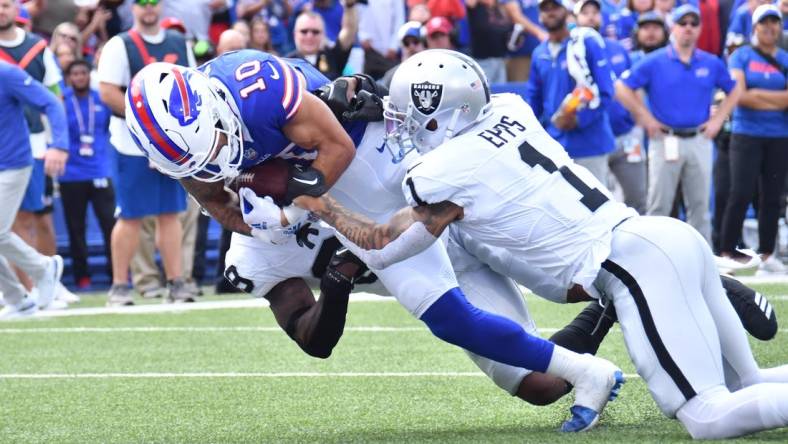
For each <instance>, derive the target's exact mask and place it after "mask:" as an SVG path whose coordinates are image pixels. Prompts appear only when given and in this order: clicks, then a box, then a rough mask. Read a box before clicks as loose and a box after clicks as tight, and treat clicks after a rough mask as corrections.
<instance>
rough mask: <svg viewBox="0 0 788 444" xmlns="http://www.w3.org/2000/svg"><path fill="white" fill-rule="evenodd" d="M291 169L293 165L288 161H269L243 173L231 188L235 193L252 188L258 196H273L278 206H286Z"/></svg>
mask: <svg viewBox="0 0 788 444" xmlns="http://www.w3.org/2000/svg"><path fill="white" fill-rule="evenodd" d="M290 169H291V165H290V164H289V163H288V162H287V161H286V160H283V159H279V158H273V159H269V160H266V161H265V162H263V163H261V164H259V165H255V166H253V167H251V168H248V169H246V170H244V171H242V172H241V174H239V175H238V177H236V178H235V180H233V181H232V182H231V183H230V188H231V189H232V190H233V191H235V192H238V190H239V189H241V188H250V189H251V190H252V191H254V192H255V193H256V194H257V195H258V196H271V198H272V199H274V202H276V203H277V204H278V205H282V204H286V203H287V202H286V196H287V183H288V181H289V180H290V175H291V173H290Z"/></svg>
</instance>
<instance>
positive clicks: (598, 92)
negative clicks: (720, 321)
mask: <svg viewBox="0 0 788 444" xmlns="http://www.w3.org/2000/svg"><path fill="white" fill-rule="evenodd" d="M785 14H788V0H777V2H772V1H770V0H690V1H685V0H622V1H620V2H615V1H613V0H578V1H571V0H28V1H21V2H19V1H14V0H0V59H2V60H4V61H6V62H9V63H12V64H15V65H18V66H19V67H20V68H23V69H25V70H26V71H27V72H28V73H29V74H30V75H31V76H32V77H33V78H35V79H36V80H37V81H39V82H41V83H42V84H43V85H44V86H46V87H47V88H49V89H50V90H51V91H52V92H53V93H54V94H56V95H58V96H59V97H61V99H62V103H63V106H64V109H65V111H66V116H67V122H68V127H69V146H68V147H60V148H64V149H68V151H69V158H68V161H67V164H66V166H65V173H64V174H63V175H62V176H60V177H57V178H56V180H54V181H53V180H52V178H51V177H49V176H47V175H46V174H44V171H43V161H42V160H41V159H42V158H43V153H44V151H46V149H47V142H48V139H49V143H50V145H51V139H52V137H51V136H50V137H49V138H48V137H47V132H48V130H47V125H46V124H45V122H46V120H45V119H44V120H43V121H42V118H41V114H40V113H37V112H32V111H31V112H29V113H27V114H28V115H27V122H28V127H29V130H30V133H31V138H30V140H31V149H32V151H33V157H34V158H36V159H38V160H36V161H35V164H34V167H33V174H32V176H31V182H30V185H29V186H28V190H27V194H26V197H25V200H24V201H23V203H22V206H21V208H20V209H19V211H18V213H17V214H16V216H15V221H14V224H13V230H14V232H15V233H17V234H18V235H19V236H20V237H21V238H22V239H24V240H25V241H26V242H28V243H29V244H30V245H32V246H34V247H35V248H36V249H37V250H38V251H40V252H41V253H43V254H46V255H52V254H54V252H55V250H56V245H55V235H54V224H53V221H52V199H53V196H55V197H59V198H61V199H62V204H63V209H64V215H65V222H66V224H65V225H66V227H67V230H68V235H69V241H70V247H69V252H70V256H71V258H72V268H71V269H72V272H73V274H74V282H75V284H76V286H77V287H78V288H81V289H89V288H91V275H90V269H89V267H88V257H89V248H88V243H87V241H86V236H85V232H86V214H87V211H88V208H89V207H92V208H93V211H94V214H95V218H96V220H97V221H98V222H99V225H100V228H101V232H102V235H103V236H104V246H105V254H106V257H107V261H106V262H107V264H108V270H107V272H108V273H111V275H112V276H113V287H112V290H111V291H110V303H111V304H113V305H127V304H131V303H133V296H132V289H134V290H136V291H137V292H138V293H139V294H140V295H142V296H143V297H157V296H165V297H167V298H169V299H171V300H183V301H190V300H194V298H195V297H196V296H197V295H198V294H199V291H200V289H199V284H200V283H201V279H202V277H203V276H205V275H206V271H205V269H204V257H205V253H204V249H205V243H206V233H207V227H208V219H207V216H203V215H201V214H200V212H199V208H197V206H196V205H195V204H194V203H193V202H191V201H190V200H187V199H186V195H185V193H184V192H183V190H182V189H181V188H180V187H179V186H178V185H177V184H176V185H170V184H164V183H162V185H161V188H155V192H154V191H148V190H147V189H146V188H145V186H142V185H141V184H149V183H153V182H156V181H159V180H164V178H163V176H162V178H161V179H160V178H159V177H158V176H156V175H158V173H157V172H156V171H154V170H152V169H150V168H148V166H147V163H146V161H145V159H144V158H142V157H140V153H139V151H138V150H136V148H135V146H134V144H133V142H132V141H131V138H130V136H129V134H128V131H127V130H126V129H125V126H124V124H123V119H122V117H121V116H122V115H123V109H124V102H123V100H124V99H123V97H124V92H125V90H126V87H127V86H128V84H129V82H130V79H131V76H133V74H134V73H135V72H136V71H138V70H139V69H141V67H142V66H144V65H145V64H147V63H150V62H153V61H162V60H163V61H170V62H174V63H178V64H184V65H192V66H196V65H199V64H201V63H203V62H205V61H207V60H210V59H211V58H213V57H216V56H218V55H221V54H222V53H224V52H227V51H232V50H237V49H242V48H252V49H258V50H261V51H266V52H269V53H273V54H276V55H280V56H285V57H299V58H303V59H305V60H307V61H309V62H310V63H311V64H313V65H314V66H315V67H317V68H318V69H319V70H320V71H321V72H323V73H324V74H325V75H326V76H327V77H329V78H331V79H333V78H336V77H339V76H341V75H346V74H352V73H358V72H363V73H366V74H369V75H371V76H372V77H373V78H375V79H376V80H378V82H379V83H381V84H383V85H386V86H388V85H389V84H390V82H391V78H392V75H393V73H394V72H395V71H396V69H397V66H398V64H399V63H400V62H401V61H403V60H405V59H407V58H408V57H410V56H411V55H413V54H415V53H417V52H419V51H423V50H425V49H428V48H429V49H432V48H446V49H456V50H459V51H462V52H465V53H467V54H469V55H471V56H472V57H474V58H475V59H476V60H477V61H478V62H479V64H480V65H481V66H482V68H483V69H484V71H485V73H486V74H487V77H488V79H489V81H490V83H491V85H492V87H493V90H494V91H499V92H515V93H518V94H521V95H523V97H524V98H525V99H526V100H527V101H528V102H529V104H530V105H531V106H532V108H533V110H534V112H535V114H536V117H537V118H538V119H539V120H540V121H541V122H542V124H543V126H544V127H545V128H546V129H547V130H548V131H549V132H550V133H551V135H553V137H555V138H556V139H557V140H558V141H559V142H561V144H562V145H563V146H564V147H565V148H566V150H567V152H568V153H569V154H570V156H572V157H573V158H574V159H575V160H576V161H577V162H578V163H579V164H581V165H583V166H585V167H586V168H588V169H589V171H591V172H592V173H593V174H594V175H596V176H597V177H599V178H600V179H601V180H602V181H603V182H606V183H609V184H610V185H611V188H613V189H614V190H616V193H618V194H619V196H620V198H621V199H622V200H624V201H625V202H626V203H627V204H628V205H630V206H632V207H633V208H635V209H636V210H638V211H639V212H640V213H642V214H654V215H666V216H675V217H683V218H686V220H687V221H688V222H689V223H690V224H692V225H693V226H694V227H695V228H696V229H697V230H698V231H699V232H700V233H701V234H702V235H704V236H705V237H706V238H707V239H708V241H709V243H710V244H711V245H712V246H713V247H714V250H715V252H716V253H718V254H719V255H721V256H723V257H726V258H728V259H729V260H731V261H735V262H743V261H748V260H750V259H749V258H748V256H746V255H742V254H741V253H740V252H739V251H738V249H740V248H744V247H752V248H757V250H758V252H759V253H760V254H761V255H762V256H761V258H762V260H763V261H762V264H761V265H760V268H759V273H762V274H785V273H786V268H785V266H784V265H783V263H782V262H781V261H780V255H781V254H783V255H784V254H786V252H785V251H782V252H781V251H780V250H779V244H780V242H779V236H778V232H779V226H780V225H781V224H783V222H781V221H780V219H781V218H784V217H785V202H786V170H787V169H788V89H786V78H787V77H788V53H786V47H788V22H787V21H785V20H783V16H784V15H785ZM0 131H2V129H0ZM712 189H713V190H715V192H713V193H712V191H711V190H712ZM154 195H155V196H154ZM710 208H713V211H712V210H710ZM753 208H754V214H755V216H756V218H757V221H758V223H757V232H758V235H757V236H754V237H750V238H748V242H747V243H749V245H746V243H745V242H744V240H745V239H744V238H743V227H744V226H745V225H746V224H745V218H746V216H747V215H748V212H750V211H753ZM224 238H225V239H224V241H225V242H228V240H229V236H227V235H226V233H225V236H224ZM756 243H757V245H755V244H756ZM157 250H158V251H159V253H160V257H161V265H162V266H161V269H160V267H159V265H157V263H156V261H155V259H154V258H155V257H156V251H157ZM220 267H222V266H221V265H220ZM129 270H130V271H129ZM19 274H20V277H21V279H22V282H23V284H25V285H26V286H28V287H29V286H31V285H32V283H31V282H30V280H29V279H27V280H25V277H24V273H22V272H20V273H19ZM221 275H222V273H221V272H220V273H219V276H221ZM129 281H131V282H132V283H133V287H131V286H129V285H128V284H127V283H128V282H129ZM225 284H226V281H220V282H218V283H217V290H229V288H227V286H225Z"/></svg>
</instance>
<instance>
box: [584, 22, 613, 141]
mask: <svg viewBox="0 0 788 444" xmlns="http://www.w3.org/2000/svg"><path fill="white" fill-rule="evenodd" d="M585 44H586V62H587V63H588V66H589V67H590V68H591V75H592V76H593V77H594V82H595V83H596V85H597V88H599V96H600V97H599V100H600V103H599V106H598V107H596V108H594V109H591V108H590V107H585V108H583V109H582V110H580V111H579V112H578V113H577V126H578V127H579V128H585V127H587V126H589V125H590V124H592V123H593V122H595V121H597V120H598V119H600V118H602V116H603V115H604V114H605V113H606V112H607V109H608V107H609V106H610V101H611V100H613V94H614V93H613V71H612V70H611V69H610V63H609V62H608V60H607V56H606V55H605V48H604V47H603V46H602V45H601V44H600V39H597V38H595V37H586V39H585Z"/></svg>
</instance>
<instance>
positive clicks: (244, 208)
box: [238, 188, 308, 245]
mask: <svg viewBox="0 0 788 444" xmlns="http://www.w3.org/2000/svg"><path fill="white" fill-rule="evenodd" d="M238 196H239V197H240V199H241V214H242V215H243V219H244V222H245V223H246V224H247V225H249V227H250V228H251V229H252V236H253V237H255V238H256V239H259V240H261V241H263V242H267V243H271V244H274V245H283V244H285V243H287V242H288V241H289V240H290V238H292V237H293V236H295V234H296V232H298V229H299V228H300V227H301V223H302V222H303V221H304V219H305V218H306V216H307V215H308V212H307V211H305V210H301V209H300V208H298V207H294V206H292V205H291V206H290V207H288V208H287V209H286V210H282V209H281V208H279V207H278V206H277V205H276V204H275V203H274V201H273V199H271V198H270V197H268V196H266V197H259V196H258V195H257V194H255V192H254V191H252V190H251V189H250V188H241V189H240V190H238ZM283 211H284V213H285V216H286V219H287V220H288V222H290V224H289V225H285V226H283V225H282V212H283Z"/></svg>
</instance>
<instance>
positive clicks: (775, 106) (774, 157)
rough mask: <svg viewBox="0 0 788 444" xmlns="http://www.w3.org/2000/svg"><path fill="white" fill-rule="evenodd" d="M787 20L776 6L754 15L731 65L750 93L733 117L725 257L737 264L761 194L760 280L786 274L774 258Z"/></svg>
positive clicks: (783, 145) (786, 140)
mask: <svg viewBox="0 0 788 444" xmlns="http://www.w3.org/2000/svg"><path fill="white" fill-rule="evenodd" d="M782 21H783V17H782V14H780V10H779V9H778V8H777V7H776V6H775V5H763V6H759V7H758V8H756V9H755V12H754V13H753V15H752V23H753V38H752V45H750V46H742V47H741V48H739V49H737V50H736V51H735V52H734V53H733V54H732V55H731V57H730V59H729V61H728V63H729V66H730V69H731V72H732V73H733V77H734V78H735V79H736V81H737V82H740V83H741V84H742V85H744V87H745V88H746V89H745V91H744V92H743V93H742V96H741V99H740V100H739V103H738V106H737V107H736V109H735V110H734V111H733V119H732V122H731V123H732V129H731V130H732V131H731V132H732V135H731V143H730V171H731V186H730V195H729V197H728V202H727V205H726V207H725V213H724V216H723V219H722V231H721V233H720V252H721V255H722V256H727V257H732V258H733V259H736V258H735V256H736V251H735V248H734V247H735V246H736V242H737V240H738V239H739V236H740V235H741V230H742V223H743V222H744V215H745V213H746V212H747V207H748V206H749V204H750V201H751V200H752V198H753V196H754V195H755V190H756V189H758V190H759V193H758V197H759V204H758V250H759V251H758V252H759V253H760V254H761V255H762V256H761V257H762V259H763V262H762V263H761V265H760V267H759V268H758V272H757V274H759V275H769V274H785V273H786V271H788V270H786V267H785V265H784V264H783V263H782V262H780V261H779V260H778V259H777V258H776V257H775V256H774V253H775V243H776V239H777V222H778V220H779V218H780V203H781V202H780V199H781V197H782V196H783V193H782V192H783V184H784V183H785V177H786V171H787V170H788V112H786V110H787V109H788V90H786V81H787V80H788V78H787V77H788V52H786V51H785V50H783V49H780V48H778V47H777V44H778V43H779V41H780V37H781V36H782V30H783V22H782Z"/></svg>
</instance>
